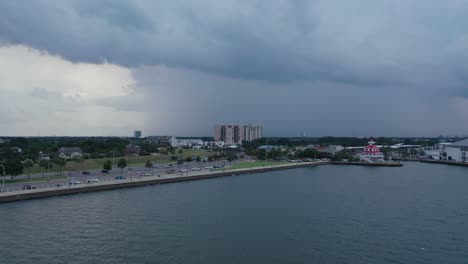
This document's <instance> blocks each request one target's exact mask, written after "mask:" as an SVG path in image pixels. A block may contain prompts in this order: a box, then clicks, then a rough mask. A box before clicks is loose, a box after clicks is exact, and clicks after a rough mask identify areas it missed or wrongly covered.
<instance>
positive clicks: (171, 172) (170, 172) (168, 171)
mask: <svg viewBox="0 0 468 264" xmlns="http://www.w3.org/2000/svg"><path fill="white" fill-rule="evenodd" d="M175 172H176V171H175V170H167V171H166V174H174V173H175Z"/></svg>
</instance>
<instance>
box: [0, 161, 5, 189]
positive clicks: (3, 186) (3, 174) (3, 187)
mask: <svg viewBox="0 0 468 264" xmlns="http://www.w3.org/2000/svg"><path fill="white" fill-rule="evenodd" d="M0 166H2V168H3V173H2V176H3V185H2V192H4V191H5V166H4V165H3V164H2V165H0Z"/></svg>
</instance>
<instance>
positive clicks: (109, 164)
mask: <svg viewBox="0 0 468 264" xmlns="http://www.w3.org/2000/svg"><path fill="white" fill-rule="evenodd" d="M102 168H103V169H105V170H108V171H109V170H112V161H110V160H107V161H106V162H104V165H103V166H102Z"/></svg>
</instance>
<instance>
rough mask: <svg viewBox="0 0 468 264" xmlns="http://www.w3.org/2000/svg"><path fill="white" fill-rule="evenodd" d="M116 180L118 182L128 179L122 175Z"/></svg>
mask: <svg viewBox="0 0 468 264" xmlns="http://www.w3.org/2000/svg"><path fill="white" fill-rule="evenodd" d="M115 179H116V180H125V179H127V177H125V176H122V175H120V176H116V177H115Z"/></svg>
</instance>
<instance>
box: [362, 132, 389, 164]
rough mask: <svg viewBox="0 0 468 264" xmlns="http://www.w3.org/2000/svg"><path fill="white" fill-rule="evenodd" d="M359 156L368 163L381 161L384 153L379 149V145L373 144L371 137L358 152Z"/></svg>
mask: <svg viewBox="0 0 468 264" xmlns="http://www.w3.org/2000/svg"><path fill="white" fill-rule="evenodd" d="M359 158H360V160H362V161H365V162H369V163H374V162H382V161H383V159H384V154H383V153H382V152H381V151H380V148H379V146H377V145H375V141H374V139H373V138H371V139H370V140H369V142H368V145H367V146H365V147H364V150H363V151H362V152H361V153H360V154H359Z"/></svg>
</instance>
